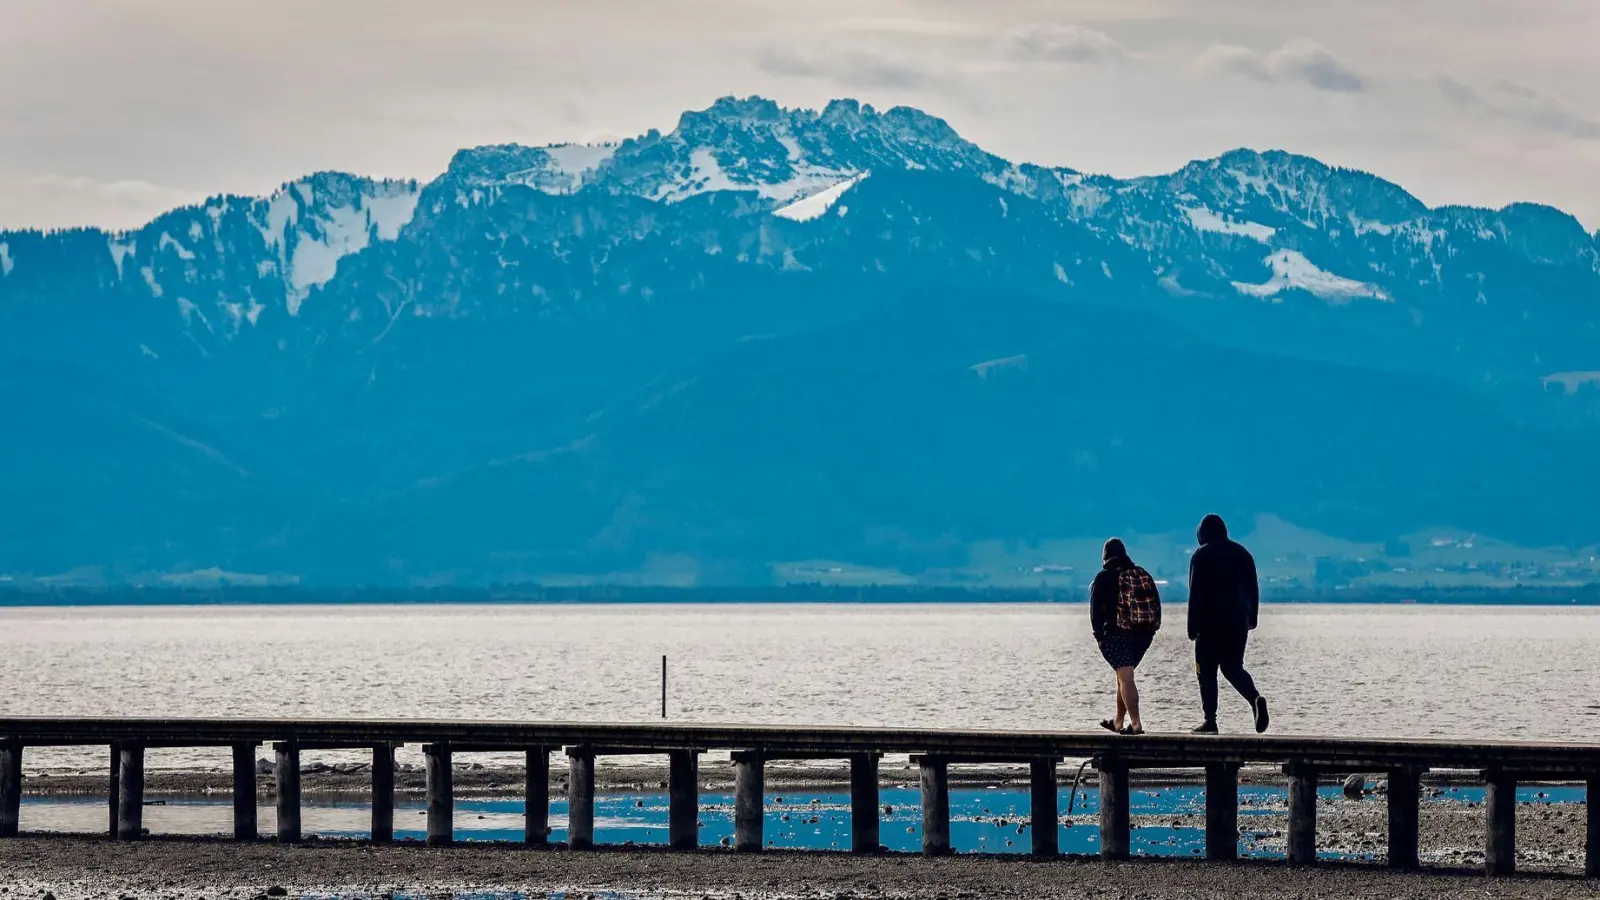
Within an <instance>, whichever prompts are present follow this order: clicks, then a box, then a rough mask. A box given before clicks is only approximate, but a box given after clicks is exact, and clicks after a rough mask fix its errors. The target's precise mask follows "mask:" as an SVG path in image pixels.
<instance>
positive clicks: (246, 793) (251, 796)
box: [233, 741, 260, 841]
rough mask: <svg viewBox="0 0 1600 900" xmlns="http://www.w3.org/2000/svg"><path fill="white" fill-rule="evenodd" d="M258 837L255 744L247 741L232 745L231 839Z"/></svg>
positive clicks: (239, 839)
mask: <svg viewBox="0 0 1600 900" xmlns="http://www.w3.org/2000/svg"><path fill="white" fill-rule="evenodd" d="M258 837H260V823H258V822H257V821H256V745H255V743H254V742H251V741H247V742H243V743H238V744H234V745H233V839H234V840H236V841H253V840H255V839H256V838H258Z"/></svg>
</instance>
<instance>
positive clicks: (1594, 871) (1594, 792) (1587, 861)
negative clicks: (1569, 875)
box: [1583, 775, 1600, 878]
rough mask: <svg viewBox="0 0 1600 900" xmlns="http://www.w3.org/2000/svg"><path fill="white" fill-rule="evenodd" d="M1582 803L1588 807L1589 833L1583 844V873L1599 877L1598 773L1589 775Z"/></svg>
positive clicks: (1599, 812)
mask: <svg viewBox="0 0 1600 900" xmlns="http://www.w3.org/2000/svg"><path fill="white" fill-rule="evenodd" d="M1583 803H1584V805H1585V806H1587V807H1588V808H1589V809H1588V819H1589V833H1588V836H1587V837H1586V838H1584V845H1583V847H1584V850H1583V874H1584V875H1587V876H1588V877H1590V878H1600V775H1590V776H1589V783H1588V786H1587V788H1586V789H1585V791H1584V795H1583Z"/></svg>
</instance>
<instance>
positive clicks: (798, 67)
mask: <svg viewBox="0 0 1600 900" xmlns="http://www.w3.org/2000/svg"><path fill="white" fill-rule="evenodd" d="M756 65H757V66H759V67H760V68H761V70H762V71H764V72H766V73H767V74H768V75H775V76H778V77H780V78H814V79H818V80H822V81H831V82H834V83H835V84H839V85H843V86H846V87H862V88H903V89H909V88H925V87H929V86H930V85H933V84H934V83H935V82H936V81H937V79H936V78H934V77H933V76H932V75H931V74H929V73H928V72H926V71H924V70H922V69H920V68H918V67H916V66H913V65H910V64H908V63H904V62H901V61H899V60H897V59H893V58H891V57H888V56H885V55H883V54H880V53H875V52H872V51H869V50H862V49H845V50H838V49H829V50H820V49H819V50H812V51H809V52H805V51H796V50H794V49H791V48H781V49H780V48H773V49H770V50H767V51H765V52H763V53H761V54H760V55H759V56H757V57H756Z"/></svg>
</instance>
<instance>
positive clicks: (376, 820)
mask: <svg viewBox="0 0 1600 900" xmlns="http://www.w3.org/2000/svg"><path fill="white" fill-rule="evenodd" d="M371 830H372V842H373V843H374V844H392V843H394V745H393V744H376V745H374V746H373V748H372V829H371Z"/></svg>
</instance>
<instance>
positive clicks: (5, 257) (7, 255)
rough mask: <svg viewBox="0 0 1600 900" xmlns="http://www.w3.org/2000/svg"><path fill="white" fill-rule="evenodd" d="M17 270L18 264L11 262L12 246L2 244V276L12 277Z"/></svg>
mask: <svg viewBox="0 0 1600 900" xmlns="http://www.w3.org/2000/svg"><path fill="white" fill-rule="evenodd" d="M14 268H16V263H13V262H12V261H11V245H10V244H5V243H0V276H4V275H10V274H11V270H12V269H14Z"/></svg>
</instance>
